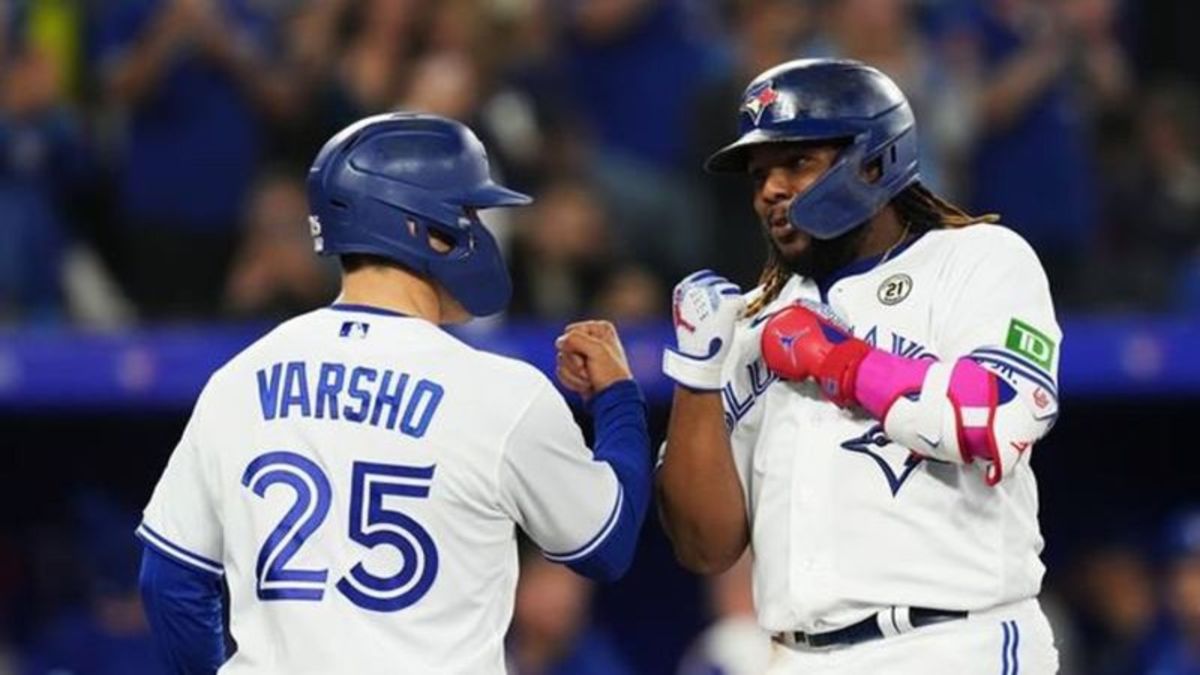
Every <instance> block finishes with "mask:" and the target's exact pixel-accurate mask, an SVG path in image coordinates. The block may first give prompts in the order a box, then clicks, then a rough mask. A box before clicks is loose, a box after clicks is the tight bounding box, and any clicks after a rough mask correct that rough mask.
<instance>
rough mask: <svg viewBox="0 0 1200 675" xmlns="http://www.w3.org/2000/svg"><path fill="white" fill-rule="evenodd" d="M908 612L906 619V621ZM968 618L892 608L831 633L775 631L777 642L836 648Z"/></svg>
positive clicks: (959, 613)
mask: <svg viewBox="0 0 1200 675" xmlns="http://www.w3.org/2000/svg"><path fill="white" fill-rule="evenodd" d="M905 612H907V620H905V616H904V614H905ZM965 618H967V613H966V612H963V611H959V610H953V609H930V608H928V607H892V608H891V609H885V610H883V611H881V612H878V613H876V614H873V615H871V616H869V617H867V618H865V619H863V620H862V621H859V622H858V623H853V624H850V625H849V626H846V627H845V628H839V629H837V630H833V631H829V632H828V633H804V632H802V631H788V632H785V633H776V634H775V641H776V642H781V643H783V644H786V645H789V646H802V647H816V648H821V647H834V646H838V645H853V644H858V643H859V642H867V641H870V640H878V639H880V638H883V637H888V636H892V635H899V634H901V633H907V632H909V631H910V630H912V629H914V628H920V627H922V626H929V625H932V624H935V623H942V622H943V621H955V620H957V619H965Z"/></svg>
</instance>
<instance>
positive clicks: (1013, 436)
mask: <svg viewBox="0 0 1200 675" xmlns="http://www.w3.org/2000/svg"><path fill="white" fill-rule="evenodd" d="M855 387H856V392H855V393H856V397H857V399H858V402H859V404H860V405H861V406H862V407H863V408H864V409H865V410H866V411H867V412H869V413H870V414H871V415H872V416H873V417H875V418H876V419H878V420H880V421H881V422H883V427H884V432H885V433H887V435H888V437H890V438H891V439H892V440H894V441H896V442H897V443H900V444H901V445H903V446H905V447H907V448H909V449H910V450H912V451H913V452H916V453H918V454H921V455H924V456H926V457H930V458H932V459H937V460H941V461H945V462H954V463H957V464H971V463H973V462H974V461H975V460H976V459H983V460H985V461H987V462H988V467H987V473H986V479H987V482H988V484H989V485H995V484H996V483H999V482H1000V480H1001V479H1003V477H1004V476H1005V475H1006V474H1008V473H1009V472H1010V471H1011V470H1012V467H1014V466H1016V465H1017V463H1019V462H1020V461H1021V460H1022V459H1023V458H1024V457H1025V455H1026V451H1027V450H1028V449H1029V448H1030V446H1032V444H1033V443H1034V442H1035V441H1037V440H1038V439H1039V438H1041V437H1042V436H1043V435H1044V434H1045V433H1046V431H1048V430H1049V427H1050V424H1051V423H1052V421H1053V419H1052V418H1049V419H1047V418H1045V417H1043V418H1042V419H1038V417H1037V416H1035V414H1034V413H1033V412H1032V410H1031V408H1030V406H1029V405H1028V403H1027V402H1025V401H1024V400H1023V398H1024V397H1022V396H1020V395H1018V392H1017V390H1016V389H1014V388H1013V387H1012V386H1011V385H1009V384H1008V383H1007V382H1005V381H1004V380H1002V379H1000V378H999V377H997V375H996V374H995V373H993V372H992V371H990V370H988V369H987V368H985V367H983V366H982V365H980V364H979V363H977V362H976V361H974V360H972V359H969V358H963V359H959V360H957V361H955V362H953V363H941V362H938V361H931V360H925V359H908V358H904V357H901V356H896V355H893V354H889V353H887V352H884V351H881V350H878V349H873V350H871V352H870V353H869V354H868V355H867V356H866V358H864V359H863V361H862V364H861V365H860V366H859V369H858V373H857V377H856V383H855Z"/></svg>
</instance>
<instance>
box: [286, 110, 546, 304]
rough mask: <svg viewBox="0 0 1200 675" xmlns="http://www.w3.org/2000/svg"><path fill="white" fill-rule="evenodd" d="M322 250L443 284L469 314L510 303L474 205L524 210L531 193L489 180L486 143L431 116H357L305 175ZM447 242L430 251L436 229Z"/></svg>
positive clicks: (508, 286)
mask: <svg viewBox="0 0 1200 675" xmlns="http://www.w3.org/2000/svg"><path fill="white" fill-rule="evenodd" d="M308 201H309V209H310V210H311V212H312V216H311V217H310V219H309V222H310V225H311V227H312V235H313V240H314V243H315V247H316V250H317V252H318V253H320V254H322V255H335V254H343V253H369V254H373V255H378V256H382V257H384V258H387V259H389V260H393V261H395V262H397V263H400V264H401V265H404V266H405V267H407V268H409V269H411V270H413V271H415V272H417V273H419V274H422V275H424V276H427V277H430V278H432V279H434V280H436V281H437V282H438V283H440V284H441V285H442V286H444V287H445V288H446V290H447V291H449V292H450V294H451V295H452V296H454V298H455V299H456V300H458V302H460V303H461V304H462V306H463V307H464V308H465V309H466V310H467V311H468V312H470V313H471V314H473V315H475V316H485V315H488V314H493V313H495V312H498V311H500V310H502V309H504V307H505V306H506V305H507V304H508V300H509V297H510V296H511V295H512V282H511V281H510V279H509V276H508V270H507V269H506V268H505V267H504V260H503V259H502V258H501V257H500V251H499V248H498V247H497V245H496V240H495V239H494V238H492V235H491V234H490V233H489V232H488V231H487V229H485V228H484V227H483V224H482V223H481V222H480V221H479V218H478V216H477V215H476V214H475V211H476V210H477V209H485V208H490V207H495V206H520V205H524V204H528V203H530V202H531V201H533V200H532V199H531V198H530V197H529V196H528V195H524V194H521V193H520V192H515V191H513V190H510V189H508V188H505V187H502V186H500V185H497V184H495V183H493V182H492V179H491V176H490V175H489V169H488V160H487V153H486V151H485V150H484V148H483V144H482V143H480V142H479V139H478V138H476V136H475V134H474V133H472V132H471V130H470V129H468V128H467V127H466V126H464V125H462V124H460V123H458V122H455V121H453V120H449V119H445V118H443V117H437V116H435V115H418V114H410V113H393V114H387V115H377V116H375V117H368V118H366V119H364V120H360V121H358V122H356V123H354V124H351V125H350V126H348V127H346V128H345V129H343V130H342V131H340V132H339V133H338V134H337V135H336V136H334V137H333V138H331V139H330V140H329V142H327V143H326V144H325V146H324V147H323V148H321V151H320V152H319V153H317V158H316V160H314V161H313V165H312V168H311V169H310V170H309V173H308ZM431 232H432V233H434V234H436V235H437V236H438V238H439V239H440V240H442V241H445V242H448V243H450V245H451V248H450V250H449V251H448V252H443V251H438V250H436V249H434V248H433V247H432V246H431V245H430V242H429V235H430V233H431Z"/></svg>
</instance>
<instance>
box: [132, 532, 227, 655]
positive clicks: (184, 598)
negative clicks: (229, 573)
mask: <svg viewBox="0 0 1200 675" xmlns="http://www.w3.org/2000/svg"><path fill="white" fill-rule="evenodd" d="M138 582H139V586H140V588H141V594H142V602H143V604H144V605H145V610H146V618H147V620H148V621H149V622H150V628H151V631H152V632H153V635H154V644H155V646H156V647H157V649H158V652H159V654H160V656H161V657H162V660H163V662H164V665H165V666H166V667H167V670H168V672H170V673H178V674H181V675H183V674H186V675H208V674H209V673H216V672H217V669H218V668H219V667H220V666H221V664H222V663H224V661H225V634H224V630H223V628H222V626H221V582H220V579H219V578H217V577H216V576H214V575H211V574H207V573H205V572H201V571H198V570H191V569H187V568H185V567H183V566H182V565H180V564H179V563H176V562H175V561H173V560H170V559H169V558H167V557H166V556H163V555H162V554H160V553H158V552H156V551H154V550H153V549H151V548H146V549H144V550H143V552H142V567H141V574H140V576H139V579H138Z"/></svg>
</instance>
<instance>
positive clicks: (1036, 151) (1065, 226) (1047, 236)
mask: <svg viewBox="0 0 1200 675" xmlns="http://www.w3.org/2000/svg"><path fill="white" fill-rule="evenodd" d="M972 7H975V9H974V10H973V11H971V12H970V13H969V16H970V21H969V27H968V29H967V30H968V31H969V32H970V34H971V39H973V40H974V42H975V44H976V45H977V47H978V53H979V56H980V60H981V66H982V77H983V85H982V90H981V92H980V101H979V106H980V109H979V114H980V121H981V124H982V126H983V130H982V134H981V136H980V137H979V139H978V142H977V143H976V144H975V146H974V149H973V158H972V161H971V170H970V181H971V189H972V191H973V195H974V196H973V199H972V200H971V202H972V203H971V206H972V208H973V209H974V210H975V211H985V212H986V211H993V212H998V213H1000V214H1001V216H1002V217H1003V222H1004V223H1005V224H1006V225H1008V226H1010V227H1012V228H1014V229H1016V230H1017V231H1019V232H1021V233H1022V234H1023V235H1024V236H1025V238H1026V239H1027V240H1028V241H1029V242H1030V243H1031V244H1032V245H1033V247H1034V249H1036V250H1037V252H1038V254H1039V256H1040V257H1041V258H1042V262H1043V264H1044V265H1045V266H1046V268H1047V272H1048V274H1049V276H1050V282H1051V285H1052V286H1053V287H1054V288H1055V298H1058V299H1059V300H1060V302H1067V303H1070V302H1071V301H1072V300H1073V299H1074V291H1075V290H1076V288H1075V285H1076V281H1077V279H1076V275H1077V274H1078V273H1079V270H1080V267H1081V265H1082V263H1083V255H1084V254H1085V253H1086V248H1087V247H1088V246H1089V244H1090V241H1091V238H1092V235H1093V234H1094V230H1095V227H1096V219H1097V206H1098V205H1097V203H1096V195H1097V193H1096V189H1095V186H1096V176H1095V175H1094V166H1093V159H1094V158H1093V155H1092V150H1091V146H1092V136H1091V120H1092V117H1091V116H1092V115H1095V114H1097V113H1098V112H1099V111H1098V110H1097V107H1096V106H1117V105H1120V104H1121V102H1122V100H1123V97H1124V96H1125V95H1126V92H1127V79H1126V76H1127V69H1126V67H1125V63H1124V60H1123V59H1124V57H1123V54H1122V52H1121V49H1120V47H1119V46H1118V44H1117V42H1116V39H1115V35H1114V33H1113V30H1112V28H1113V26H1112V22H1113V0H1054V1H1053V2H1040V1H1037V0H985V1H984V2H982V3H980V4H979V5H978V6H975V5H972ZM1089 105H1090V106H1091V107H1089Z"/></svg>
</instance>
